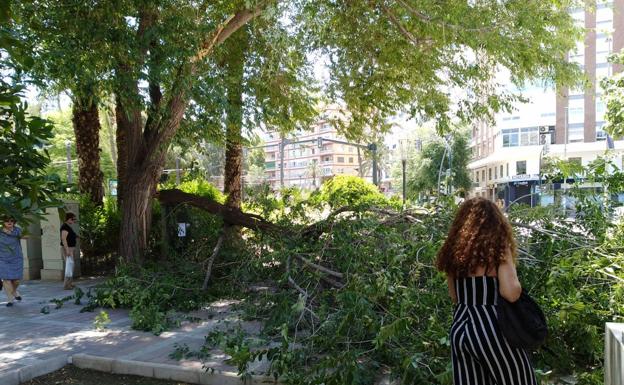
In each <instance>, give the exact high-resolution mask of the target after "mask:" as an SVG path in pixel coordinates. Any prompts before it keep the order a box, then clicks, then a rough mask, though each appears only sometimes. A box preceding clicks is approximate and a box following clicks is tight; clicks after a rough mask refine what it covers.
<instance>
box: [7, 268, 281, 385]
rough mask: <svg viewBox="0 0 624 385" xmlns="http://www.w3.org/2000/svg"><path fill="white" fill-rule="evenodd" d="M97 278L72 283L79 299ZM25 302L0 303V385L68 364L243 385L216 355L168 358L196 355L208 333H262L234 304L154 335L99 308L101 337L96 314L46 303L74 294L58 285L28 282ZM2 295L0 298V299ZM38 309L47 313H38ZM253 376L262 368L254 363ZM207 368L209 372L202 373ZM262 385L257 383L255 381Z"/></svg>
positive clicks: (123, 313) (124, 315)
mask: <svg viewBox="0 0 624 385" xmlns="http://www.w3.org/2000/svg"><path fill="white" fill-rule="evenodd" d="M101 282H103V279H101V278H100V279H97V278H96V279H93V278H86V279H81V280H78V281H77V282H76V284H77V286H79V287H80V288H81V289H82V290H83V291H84V292H85V293H86V292H87V291H88V290H89V288H93V287H95V286H96V285H97V284H99V283H101ZM19 291H20V294H21V295H22V298H23V300H22V301H21V302H17V303H15V305H14V306H12V307H6V306H4V305H5V304H6V302H0V384H3V385H4V384H6V385H12V384H19V383H20V382H24V381H27V380H30V379H32V378H33V377H35V376H39V375H43V374H46V373H49V372H52V371H55V370H57V369H59V368H60V367H62V365H64V364H65V363H66V362H68V361H70V362H73V363H74V364H75V365H77V366H79V367H85V368H90V369H96V370H102V371H107V372H115V373H123V374H135V375H144V376H150V377H157V378H169V379H174V380H178V381H186V382H190V383H197V384H199V383H202V384H219V385H229V384H242V381H241V378H240V377H239V376H238V375H237V370H236V368H234V367H232V366H231V365H228V364H227V363H226V361H227V359H228V358H229V357H228V356H227V355H226V354H224V353H223V352H221V351H219V350H215V351H213V352H211V355H210V357H208V358H207V359H206V360H205V361H204V362H202V361H200V360H198V359H183V360H180V361H176V360H174V359H171V358H170V357H169V354H170V353H172V352H173V351H174V349H175V344H187V345H188V346H189V347H191V348H192V349H193V348H195V349H197V348H199V347H200V346H201V345H202V344H203V342H204V336H206V335H207V334H208V333H210V332H211V331H214V330H227V329H228V328H231V327H234V326H235V325H240V327H241V328H242V329H243V330H245V331H246V332H248V333H252V334H256V333H259V331H260V329H261V324H259V323H257V322H243V321H241V320H240V317H239V314H238V313H237V312H234V311H232V310H231V308H232V305H233V304H235V303H236V301H218V302H215V303H214V304H211V305H210V306H206V307H205V308H203V309H201V310H198V311H194V312H192V313H191V314H189V316H191V317H195V318H197V319H199V322H188V321H183V322H182V323H181V325H180V327H179V328H177V329H175V330H171V331H167V332H165V333H162V334H161V335H159V336H156V335H153V334H151V333H146V332H140V331H135V330H132V329H131V328H130V325H131V320H130V318H129V315H128V311H127V310H124V309H103V310H104V311H106V312H107V313H108V315H109V317H110V319H111V321H112V322H111V323H109V324H108V327H107V328H106V329H104V330H97V329H96V328H95V326H94V319H95V317H96V316H97V315H98V314H99V312H100V310H102V309H96V311H94V312H84V313H80V309H82V307H83V306H84V304H86V303H87V301H88V299H87V298H86V297H83V299H82V304H80V305H76V304H74V301H73V300H72V301H68V302H65V303H64V304H63V306H61V307H60V308H57V306H56V305H55V304H54V303H52V302H51V300H52V299H54V298H56V299H61V298H64V297H67V296H70V295H73V291H68V290H63V288H62V282H49V281H26V282H24V283H23V284H22V285H20V288H19ZM0 296H2V294H0ZM42 309H44V310H45V312H47V314H46V313H43V312H42ZM252 366H253V367H254V368H253V369H254V372H255V373H257V372H258V369H260V368H266V367H268V366H267V365H266V364H265V363H262V364H259V363H254V364H253V365H252ZM206 368H211V369H212V370H211V371H209V372H206ZM267 379H270V380H271V381H272V379H271V378H270V377H262V376H260V377H257V378H255V379H254V383H266V381H267ZM258 381H260V382H258Z"/></svg>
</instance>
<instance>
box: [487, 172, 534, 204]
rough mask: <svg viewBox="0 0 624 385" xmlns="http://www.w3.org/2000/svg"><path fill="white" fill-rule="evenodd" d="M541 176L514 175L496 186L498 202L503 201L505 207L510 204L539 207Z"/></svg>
mask: <svg viewBox="0 0 624 385" xmlns="http://www.w3.org/2000/svg"><path fill="white" fill-rule="evenodd" d="M539 192H540V181H539V175H528V174H521V175H514V176H512V177H511V178H508V179H507V180H505V181H502V183H498V185H497V186H496V200H502V201H504V203H505V207H508V206H509V205H510V204H514V205H515V204H525V205H528V206H531V207H534V206H537V205H539Z"/></svg>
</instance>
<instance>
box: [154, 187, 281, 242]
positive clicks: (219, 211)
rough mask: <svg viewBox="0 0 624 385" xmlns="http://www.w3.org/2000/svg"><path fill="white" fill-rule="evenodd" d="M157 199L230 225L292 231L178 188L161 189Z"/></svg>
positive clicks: (277, 233)
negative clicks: (211, 216)
mask: <svg viewBox="0 0 624 385" xmlns="http://www.w3.org/2000/svg"><path fill="white" fill-rule="evenodd" d="M156 196H157V198H158V200H160V201H161V202H162V203H167V204H180V203H185V204H188V205H191V206H194V207H197V208H199V209H202V210H205V211H207V212H209V213H211V214H214V215H218V216H220V217H221V218H223V222H224V223H225V224H227V225H231V226H241V227H246V228H248V229H252V230H261V231H264V232H268V233H272V234H276V235H280V236H283V235H292V234H291V233H292V231H290V230H289V229H287V228H284V227H281V226H278V225H276V224H274V223H271V222H269V221H266V220H264V219H262V218H261V217H260V216H258V215H255V214H248V213H245V212H243V211H242V210H240V209H238V208H235V207H228V206H225V205H222V204H221V203H219V202H217V201H215V200H212V199H209V198H206V197H201V196H198V195H194V194H189V193H185V192H184V191H181V190H178V189H171V190H161V191H159V192H158V193H157V194H156Z"/></svg>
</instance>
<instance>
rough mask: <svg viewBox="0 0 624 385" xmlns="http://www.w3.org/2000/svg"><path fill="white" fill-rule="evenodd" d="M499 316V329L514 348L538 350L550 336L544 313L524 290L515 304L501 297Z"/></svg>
mask: <svg viewBox="0 0 624 385" xmlns="http://www.w3.org/2000/svg"><path fill="white" fill-rule="evenodd" d="M497 315H498V327H499V328H500V330H501V332H502V333H503V335H504V336H505V338H506V339H507V342H508V343H509V345H510V346H512V347H514V348H523V349H529V350H531V349H536V348H538V347H539V346H540V345H542V344H543V343H544V341H545V340H546V337H547V336H548V326H547V325H546V317H545V316H544V312H542V309H541V308H540V307H539V305H538V304H537V303H536V302H535V301H534V300H533V298H531V297H530V296H529V294H527V292H526V291H525V290H524V289H522V294H520V298H518V300H516V301H515V302H509V301H507V300H506V299H505V298H503V297H502V296H500V295H499V297H498V306H497Z"/></svg>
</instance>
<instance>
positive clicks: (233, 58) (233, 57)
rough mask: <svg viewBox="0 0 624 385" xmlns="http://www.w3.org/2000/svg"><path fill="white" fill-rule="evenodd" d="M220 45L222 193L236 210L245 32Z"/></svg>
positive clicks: (239, 192)
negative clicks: (224, 53)
mask: <svg viewBox="0 0 624 385" xmlns="http://www.w3.org/2000/svg"><path fill="white" fill-rule="evenodd" d="M224 45H226V46H227V52H228V55H227V58H226V61H225V63H224V64H223V66H224V67H225V70H226V73H227V75H226V82H227V98H228V108H227V118H226V142H225V171H224V180H223V190H224V192H225V193H226V194H227V196H228V197H227V201H226V205H228V206H230V207H238V208H240V207H241V200H242V188H243V186H242V175H243V144H242V143H243V135H242V130H243V73H244V70H245V51H246V49H247V45H248V36H247V30H246V28H244V27H243V28H241V29H240V30H238V31H236V33H234V34H233V35H232V37H230V38H229V39H228V40H227V41H226V42H225V44H224Z"/></svg>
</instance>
